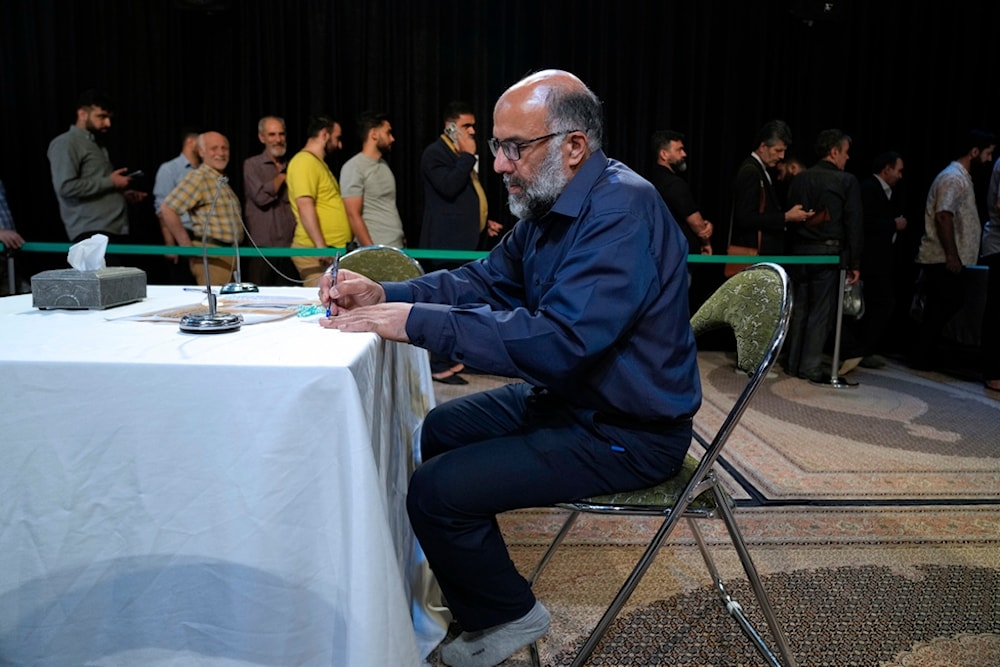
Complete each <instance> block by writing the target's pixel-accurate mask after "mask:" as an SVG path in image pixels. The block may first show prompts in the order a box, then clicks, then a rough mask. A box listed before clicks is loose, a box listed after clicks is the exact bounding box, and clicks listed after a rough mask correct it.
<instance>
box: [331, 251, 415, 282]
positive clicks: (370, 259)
mask: <svg viewBox="0 0 1000 667" xmlns="http://www.w3.org/2000/svg"><path fill="white" fill-rule="evenodd" d="M340 268H342V269H347V270H348V271H354V272H355V273H360V274H361V275H363V276H364V277H366V278H370V279H372V280H374V281H376V282H380V283H381V282H396V281H400V280H409V279H410V278H416V277H418V276H422V275H423V273H424V270H423V269H422V268H421V267H420V264H419V263H417V260H415V259H413V258H412V257H410V256H409V255H407V254H406V253H405V252H403V251H402V250H400V249H398V248H392V247H390V246H383V245H373V246H365V247H363V248H358V249H357V250H352V251H351V252H349V253H347V254H346V255H344V256H343V257H341V258H340Z"/></svg>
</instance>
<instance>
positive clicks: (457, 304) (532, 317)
mask: <svg viewBox="0 0 1000 667" xmlns="http://www.w3.org/2000/svg"><path fill="white" fill-rule="evenodd" d="M686 263H687V243H686V242H685V240H684V237H683V235H682V234H681V232H680V228H679V227H678V225H677V223H676V222H675V221H674V220H673V218H672V216H671V215H670V213H669V211H668V210H667V207H666V205H664V203H663V200H662V199H661V198H660V196H659V194H657V192H656V190H655V189H654V188H653V186H652V185H650V183H649V182H647V181H646V180H644V179H643V178H641V177H640V176H638V175H637V174H636V173H635V172H633V171H632V170H631V169H629V168H628V167H626V166H625V165H624V164H622V163H620V162H617V161H615V160H611V159H609V158H607V157H606V156H605V155H604V153H603V152H600V151H598V152H596V153H595V154H594V155H592V156H591V157H590V159H588V160H587V162H586V163H584V165H583V166H582V167H581V168H580V170H579V171H578V172H577V173H576V175H575V176H574V177H573V178H572V179H571V180H570V181H569V183H568V185H567V186H566V188H565V190H564V191H563V192H562V194H561V195H560V196H559V198H558V200H557V201H556V203H555V205H554V206H553V207H552V210H551V211H550V212H549V213H548V214H546V215H545V216H543V217H541V218H539V219H538V220H533V219H525V220H521V221H519V222H518V223H517V224H516V225H515V226H514V228H513V229H512V230H511V232H510V233H509V234H508V235H507V236H506V237H505V238H504V240H503V241H502V242H501V243H500V244H499V245H498V246H497V247H496V248H494V250H493V251H492V252H491V253H490V254H489V256H487V257H485V258H483V259H481V260H478V261H475V262H470V263H469V264H466V265H465V266H463V267H461V268H459V269H456V270H453V271H450V272H449V271H438V272H434V273H430V274H428V275H426V276H422V277H420V278H416V279H413V280H410V281H407V282H404V283H386V284H385V285H384V288H385V292H386V298H387V300H389V301H405V302H410V303H413V304H414V307H413V309H412V310H411V312H410V315H409V317H408V318H407V321H406V333H407V335H408V336H409V338H410V341H411V342H412V343H413V344H415V345H418V346H420V347H424V348H427V349H429V350H431V351H432V352H435V353H437V354H441V355H444V356H448V357H451V358H453V359H456V360H458V361H461V362H464V363H466V364H468V365H470V366H472V367H474V368H477V369H479V370H481V371H485V372H488V373H492V374H496V375H501V376H506V377H519V378H523V379H524V380H525V381H527V382H529V383H531V384H533V385H535V386H537V387H543V388H545V389H547V390H548V391H549V392H551V393H553V394H554V395H556V396H558V397H560V398H562V399H564V400H566V401H567V402H568V403H570V404H571V405H575V406H578V407H579V408H581V409H585V410H594V411H596V412H599V413H602V414H606V415H610V416H612V417H615V418H626V419H628V420H630V421H631V420H635V421H636V422H660V421H664V420H666V421H671V420H675V419H684V418H688V417H691V416H693V415H694V413H695V412H696V411H697V409H698V407H699V405H700V404H701V385H700V382H699V377H698V368H697V359H696V350H695V343H694V336H693V333H692V331H691V326H690V323H689V320H688V317H689V313H688V297H687V287H688V286H687V267H686Z"/></svg>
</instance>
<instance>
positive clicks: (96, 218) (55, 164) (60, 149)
mask: <svg viewBox="0 0 1000 667" xmlns="http://www.w3.org/2000/svg"><path fill="white" fill-rule="evenodd" d="M113 113H114V112H113V107H112V104H111V102H110V100H109V99H108V98H107V97H106V96H105V95H103V94H101V93H100V92H98V91H96V90H87V91H85V92H84V93H82V94H81V95H80V98H79V100H78V102H77V107H76V121H75V123H74V124H73V125H71V126H70V127H69V129H68V130H67V131H66V132H64V133H62V134H60V135H59V136H57V137H56V138H55V139H53V140H52V141H51V142H50V143H49V149H48V158H49V165H50V167H51V171H52V187H53V189H54V190H55V193H56V199H58V200H59V214H60V216H61V217H62V221H63V224H64V225H65V227H66V236H67V237H68V238H69V240H70V241H71V242H73V243H77V242H79V241H82V240H83V239H87V238H90V237H91V236H93V235H94V234H104V235H106V236H107V237H108V241H109V242H110V243H124V242H127V241H128V233H129V226H128V208H127V204H130V203H136V202H140V201H142V200H143V199H145V198H146V196H147V193H145V192H139V191H137V190H134V189H132V179H133V178H134V177H135V176H134V175H130V174H129V173H128V172H129V169H128V168H127V167H122V168H120V169H115V168H114V167H113V165H112V163H111V158H110V157H109V156H108V150H107V148H105V147H104V146H102V145H101V144H100V142H99V138H100V137H103V136H105V135H106V134H107V132H108V130H109V129H111V118H112V116H113ZM140 173H141V172H140ZM106 259H110V258H106Z"/></svg>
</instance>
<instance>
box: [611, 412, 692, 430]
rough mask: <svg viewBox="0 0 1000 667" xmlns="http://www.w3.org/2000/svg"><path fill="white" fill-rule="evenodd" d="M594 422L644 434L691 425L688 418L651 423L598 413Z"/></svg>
mask: <svg viewBox="0 0 1000 667" xmlns="http://www.w3.org/2000/svg"><path fill="white" fill-rule="evenodd" d="M594 421H595V422H598V423H601V424H607V425H608V426H614V427H616V428H623V429H626V430H629V431H642V432H646V433H664V432H667V431H672V430H673V429H676V428H688V427H690V426H691V424H692V419H691V418H690V417H679V418H677V419H656V420H653V421H639V420H638V419H635V418H634V417H633V418H629V417H621V416H615V415H608V414H604V413H601V412H598V413H596V414H595V415H594Z"/></svg>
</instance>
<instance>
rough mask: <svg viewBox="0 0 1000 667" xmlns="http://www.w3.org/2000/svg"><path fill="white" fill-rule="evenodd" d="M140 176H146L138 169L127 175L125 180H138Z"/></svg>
mask: <svg viewBox="0 0 1000 667" xmlns="http://www.w3.org/2000/svg"><path fill="white" fill-rule="evenodd" d="M140 176H145V174H144V173H143V172H142V169H136V170H135V171H133V172H129V173H127V174H125V178H138V177H140Z"/></svg>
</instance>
